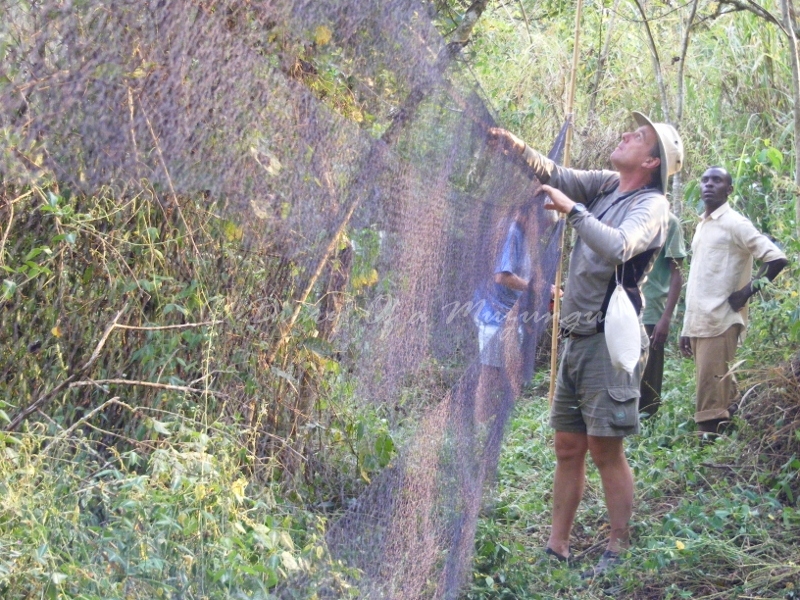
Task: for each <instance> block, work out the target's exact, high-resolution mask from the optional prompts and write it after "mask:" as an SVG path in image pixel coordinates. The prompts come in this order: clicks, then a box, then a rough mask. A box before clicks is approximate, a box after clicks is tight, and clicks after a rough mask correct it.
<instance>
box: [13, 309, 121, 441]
mask: <svg viewBox="0 0 800 600" xmlns="http://www.w3.org/2000/svg"><path fill="white" fill-rule="evenodd" d="M127 308H128V304H127V303H126V304H125V306H123V307H122V309H121V310H120V311H119V312H118V313H117V314H116V316H115V317H114V319H113V320H112V321H111V323H109V324H108V325H107V326H106V329H105V331H104V332H103V336H102V337H101V338H100V341H99V342H98V343H97V346H95V349H94V352H92V355H91V356H90V357H89V360H88V361H86V364H84V365H83V366H82V367H81V368H79V369H78V370H77V371H75V372H74V373H73V374H72V375H70V376H69V377H67V378H66V379H65V380H64V381H62V382H61V383H59V384H58V385H57V386H56V387H54V388H53V389H52V390H50V391H49V392H45V393H44V394H42V395H40V396H39V397H38V398H37V399H36V400H34V401H33V402H32V403H31V404H29V405H28V406H27V407H26V408H24V409H23V410H21V411H20V412H19V414H17V416H16V417H14V419H13V420H12V421H11V422H10V423H9V424H8V426H7V427H6V431H14V430H15V429H16V428H17V427H19V425H20V423H22V422H23V421H24V420H25V419H27V418H28V416H29V415H30V414H31V413H34V412H36V411H37V410H39V409H40V408H41V407H42V406H44V405H45V404H46V403H47V402H49V401H50V399H51V398H53V396H55V395H56V394H58V393H59V392H61V391H62V390H64V389H67V388H68V387H70V384H71V383H72V382H73V381H75V379H77V378H78V377H79V376H80V375H82V374H83V373H85V372H86V371H87V370H88V369H89V368H90V367H91V366H92V365H93V364H94V363H95V361H96V360H97V358H98V357H99V356H100V351H101V350H102V349H103V346H105V343H106V340H108V336H109V335H111V332H112V331H113V330H114V327H116V324H117V321H119V318H120V317H121V316H122V313H123V312H125V310H126V309H127Z"/></svg>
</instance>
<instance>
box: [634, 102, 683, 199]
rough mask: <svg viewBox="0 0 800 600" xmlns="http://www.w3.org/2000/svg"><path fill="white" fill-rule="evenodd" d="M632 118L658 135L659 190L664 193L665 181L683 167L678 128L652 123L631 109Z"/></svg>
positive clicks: (665, 189) (681, 146)
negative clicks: (659, 158) (659, 154)
mask: <svg viewBox="0 0 800 600" xmlns="http://www.w3.org/2000/svg"><path fill="white" fill-rule="evenodd" d="M633 118H634V119H636V123H637V124H638V125H639V126H640V127H641V126H642V125H649V126H650V127H652V128H653V129H655V131H656V135H657V136H658V148H659V150H660V151H661V191H662V192H664V193H666V191H667V181H668V178H669V176H670V175H674V174H675V173H677V172H678V171H680V170H681V168H682V167H683V142H682V141H681V136H680V135H678V130H677V129H675V128H674V127H673V126H672V125H670V124H669V123H653V122H652V121H651V120H650V119H648V118H647V117H646V116H644V115H643V114H642V113H640V112H638V111H633Z"/></svg>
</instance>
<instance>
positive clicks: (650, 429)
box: [468, 306, 800, 599]
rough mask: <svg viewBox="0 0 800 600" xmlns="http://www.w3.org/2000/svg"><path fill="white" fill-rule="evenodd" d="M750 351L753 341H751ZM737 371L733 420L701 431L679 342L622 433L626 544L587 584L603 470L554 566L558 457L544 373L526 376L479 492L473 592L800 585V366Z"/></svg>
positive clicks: (597, 541) (641, 595)
mask: <svg viewBox="0 0 800 600" xmlns="http://www.w3.org/2000/svg"><path fill="white" fill-rule="evenodd" d="M761 308H763V306H762V307H761ZM752 343H755V342H754V341H753V342H751V344H752ZM744 350H745V351H744V352H743V354H744V355H747V354H749V353H750V352H756V353H758V346H756V347H753V346H752V345H750V344H748V347H746V348H745V349H744ZM762 350H763V347H762ZM775 350H776V348H774V347H773V348H770V349H769V352H768V353H767V354H773V353H774V352H775ZM763 358H764V353H763V352H762V353H760V354H759V359H763ZM739 379H740V384H741V385H742V390H743V392H744V399H743V403H742V406H741V409H740V412H739V414H738V415H737V417H736V425H737V427H736V430H735V431H734V432H733V433H731V434H730V435H729V436H727V437H725V438H723V439H721V440H719V441H717V442H716V443H714V444H712V445H709V444H702V443H700V442H699V440H698V439H697V437H696V435H695V431H694V424H693V422H692V415H693V409H694V406H693V367H692V364H691V362H689V361H685V360H683V359H681V358H680V357H679V355H678V352H677V348H673V352H672V356H671V357H669V358H668V361H667V373H666V376H665V401H664V404H663V405H662V407H661V409H660V411H659V412H658V413H657V416H656V417H655V418H653V419H650V420H648V421H646V422H644V425H643V430H642V433H641V435H639V436H636V437H634V438H632V439H631V440H629V443H628V444H627V455H628V459H629V461H630V463H631V467H632V468H633V470H634V477H635V480H636V490H635V507H634V523H633V538H634V546H633V548H632V550H631V551H630V553H629V554H628V556H627V557H626V561H625V563H624V565H623V566H622V567H620V568H619V569H618V570H617V571H616V572H615V573H614V575H612V576H609V577H608V578H607V579H604V580H597V581H595V582H593V583H592V584H591V585H589V586H586V585H585V584H584V583H583V582H582V581H581V579H580V577H579V573H580V571H581V570H582V569H581V567H583V568H586V567H588V566H590V565H591V564H593V563H594V562H595V561H596V560H597V559H598V556H599V554H600V553H601V552H602V550H603V548H604V541H605V537H606V535H607V526H608V525H607V520H606V513H605V506H604V502H603V495H602V489H601V488H600V480H599V475H598V474H597V471H596V470H595V469H594V468H593V467H591V468H590V469H589V483H588V485H587V492H586V495H585V497H584V500H583V502H582V504H581V507H580V509H579V514H578V519H577V522H576V527H575V530H574V538H573V552H574V553H575V555H576V556H577V557H578V559H579V561H580V562H579V564H578V565H577V566H576V567H575V568H569V569H567V568H562V567H561V566H560V565H559V564H557V563H555V562H554V561H551V560H550V559H549V557H547V556H546V555H544V553H543V548H544V546H545V543H546V541H547V536H548V535H549V529H548V525H549V514H550V513H549V511H550V504H551V502H550V501H551V497H550V494H551V489H552V476H553V471H554V467H555V462H554V461H555V458H554V454H553V451H552V432H551V431H550V429H549V426H548V425H547V414H548V409H547V400H546V382H544V385H542V386H540V387H539V388H538V389H537V388H534V389H532V390H531V392H530V393H529V395H527V396H526V398H524V399H523V400H521V401H520V404H519V405H518V413H517V417H516V419H515V420H514V421H513V422H512V426H511V428H510V430H509V432H508V437H507V439H506V443H505V445H504V450H503V455H502V456H501V460H500V468H499V472H498V476H497V488H496V489H495V490H494V491H492V492H489V493H487V498H486V500H485V504H486V505H487V506H488V507H490V508H488V509H487V511H486V514H485V515H484V518H483V520H482V521H481V523H480V525H479V529H478V537H477V541H476V554H477V559H476V564H475V567H474V575H473V582H472V587H471V590H470V592H469V594H468V597H470V598H520V599H522V598H537V599H540V598H541V599H545V598H604V597H609V596H612V597H616V598H632V599H650V598H652V599H656V598H658V599H668V598H669V599H672V598H720V599H722V598H725V599H728V598H772V599H777V598H786V599H791V598H797V597H798V595H800V550H799V549H798V546H797V539H798V536H799V535H800V502H799V501H798V499H799V498H800V379H798V365H797V362H796V361H789V362H787V363H785V366H784V367H781V368H771V369H770V368H764V367H760V366H759V367H755V368H752V369H750V370H748V371H746V372H743V373H741V372H740V377H739ZM543 381H544V375H542V377H541V379H539V383H542V382H543Z"/></svg>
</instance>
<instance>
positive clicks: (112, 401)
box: [40, 396, 137, 455]
mask: <svg viewBox="0 0 800 600" xmlns="http://www.w3.org/2000/svg"><path fill="white" fill-rule="evenodd" d="M112 404H117V405H119V406H122V407H124V408H127V409H128V410H129V411H131V412H136V410H137V409H136V408H134V407H132V406H130V405H128V404H126V403H125V402H120V399H119V396H114V397H113V398H111V399H110V400H106V401H105V402H103V404H101V405H100V406H98V407H97V408H95V409H94V410H93V411H91V412H89V413H87V414H85V415H84V416H83V417H81V418H80V419H78V420H77V421H75V422H74V423H73V424H72V425H70V426H69V427H68V428H67V429H65V430H64V431H62V432H61V433H59V434H58V435H57V436H56V437H55V438H53V440H52V441H51V442H50V443H49V444H47V446H45V447H44V448H43V449H42V452H41V453H40V455H42V454H46V453H47V451H48V450H50V448H52V447H53V446H54V445H55V444H56V443H57V442H60V441H61V440H63V439H65V438H66V437H67V436H69V435H70V434H71V433H72V432H73V431H75V430H76V429H77V428H78V427H80V426H81V425H83V424H84V423H86V422H87V421H88V420H89V419H91V418H92V417H94V416H95V415H96V414H97V413H99V412H102V411H104V410H105V409H106V408H107V407H108V406H110V405H112Z"/></svg>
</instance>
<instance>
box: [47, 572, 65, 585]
mask: <svg viewBox="0 0 800 600" xmlns="http://www.w3.org/2000/svg"><path fill="white" fill-rule="evenodd" d="M67 579H68V576H67V575H66V574H64V573H50V581H52V582H53V583H54V584H56V585H61V584H62V583H64V582H65V581H66V580H67Z"/></svg>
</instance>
